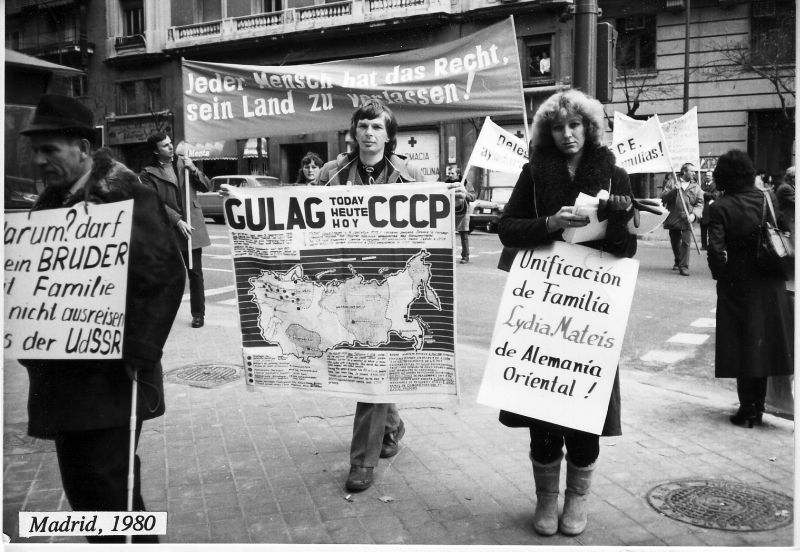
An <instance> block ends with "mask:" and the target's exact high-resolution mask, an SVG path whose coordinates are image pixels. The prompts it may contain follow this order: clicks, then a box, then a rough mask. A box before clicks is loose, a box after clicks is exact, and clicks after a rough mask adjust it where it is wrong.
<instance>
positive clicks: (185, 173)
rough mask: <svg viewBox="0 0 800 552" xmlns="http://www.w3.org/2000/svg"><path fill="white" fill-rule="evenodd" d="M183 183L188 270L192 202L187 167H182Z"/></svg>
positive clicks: (190, 256) (190, 261) (190, 254)
mask: <svg viewBox="0 0 800 552" xmlns="http://www.w3.org/2000/svg"><path fill="white" fill-rule="evenodd" d="M183 183H184V185H185V187H186V203H185V205H186V207H185V209H186V224H188V225H189V237H188V238H187V242H188V243H187V246H188V248H189V250H188V253H189V254H188V255H187V257H188V259H189V270H191V269H192V234H191V229H192V203H191V197H190V195H189V186H191V182H189V167H184V168H183Z"/></svg>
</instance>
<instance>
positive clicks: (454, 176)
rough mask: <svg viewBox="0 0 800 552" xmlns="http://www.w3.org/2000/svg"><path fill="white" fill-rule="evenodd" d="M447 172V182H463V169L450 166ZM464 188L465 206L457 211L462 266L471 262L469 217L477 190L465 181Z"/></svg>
mask: <svg viewBox="0 0 800 552" xmlns="http://www.w3.org/2000/svg"><path fill="white" fill-rule="evenodd" d="M445 171H446V173H447V177H446V178H445V182H448V183H449V182H461V169H459V168H458V167H457V166H456V165H448V167H447V169H445ZM464 188H465V189H466V191H467V195H466V197H465V198H464V199H465V201H464V205H463V207H462V208H461V210H460V211H456V232H458V235H459V236H460V237H461V261H460V263H461V264H466V263H468V262H469V232H470V230H469V216H470V213H471V212H472V205H470V204H471V203H472V202H473V201H475V190H473V188H472V184H470V183H469V182H467V181H464Z"/></svg>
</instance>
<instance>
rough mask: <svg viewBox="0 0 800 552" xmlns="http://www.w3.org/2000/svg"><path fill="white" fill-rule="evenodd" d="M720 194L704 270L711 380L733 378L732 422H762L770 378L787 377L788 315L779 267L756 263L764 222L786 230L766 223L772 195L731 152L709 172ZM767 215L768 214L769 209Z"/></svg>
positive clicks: (790, 353) (744, 159)
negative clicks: (709, 293) (709, 289)
mask: <svg viewBox="0 0 800 552" xmlns="http://www.w3.org/2000/svg"><path fill="white" fill-rule="evenodd" d="M714 181H715V182H716V184H717V189H718V190H720V191H722V192H724V194H723V195H722V197H720V198H719V199H718V200H717V201H716V202H715V203H714V204H713V205H711V207H710V209H709V218H710V221H709V228H708V266H709V268H710V269H711V275H712V277H713V278H714V279H715V280H716V281H717V340H716V354H715V371H714V375H715V376H716V377H718V378H736V390H737V393H738V395H739V410H738V411H737V412H736V413H735V414H733V415H732V416H731V417H730V420H731V422H732V423H734V424H736V425H741V426H747V427H753V425H755V424H761V422H762V415H763V412H764V398H765V396H766V392H767V378H768V377H769V376H785V375H790V374H792V373H793V371H794V350H793V346H792V339H793V333H794V315H793V309H792V305H791V298H790V296H789V294H788V293H787V291H786V277H785V276H784V273H783V272H782V271H781V270H780V269H779V268H772V269H769V268H763V267H762V266H760V265H759V263H758V262H757V259H758V256H759V255H758V250H759V247H760V245H761V243H760V239H759V236H760V235H761V231H760V230H761V226H762V225H763V223H764V221H765V220H768V221H770V222H771V223H772V224H773V225H775V224H776V223H777V225H778V227H779V228H782V229H783V228H785V223H784V221H783V217H780V216H779V217H778V220H777V221H774V220H772V219H771V217H772V215H771V214H770V208H769V204H768V203H767V202H772V203H773V204H774V201H775V199H774V197H770V196H772V195H773V193H772V192H771V191H762V190H759V189H758V188H756V186H755V169H754V168H753V162H752V161H751V160H750V158H749V157H748V155H747V154H746V153H745V152H743V151H739V150H731V151H729V152H727V153H725V154H724V155H722V156H721V157H720V158H719V161H718V162H717V167H716V169H714ZM773 212H774V210H773Z"/></svg>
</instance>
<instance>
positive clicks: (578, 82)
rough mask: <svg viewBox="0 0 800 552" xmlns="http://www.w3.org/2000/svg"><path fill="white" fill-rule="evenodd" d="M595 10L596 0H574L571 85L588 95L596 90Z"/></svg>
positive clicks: (596, 10)
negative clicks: (573, 47)
mask: <svg viewBox="0 0 800 552" xmlns="http://www.w3.org/2000/svg"><path fill="white" fill-rule="evenodd" d="M597 12H598V7H597V0H575V54H574V56H573V64H572V85H573V86H574V87H575V88H579V89H581V90H582V91H583V92H584V93H586V94H588V95H590V96H594V95H595V94H596V91H597V75H596V68H597Z"/></svg>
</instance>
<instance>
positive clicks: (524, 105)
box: [508, 14, 531, 148]
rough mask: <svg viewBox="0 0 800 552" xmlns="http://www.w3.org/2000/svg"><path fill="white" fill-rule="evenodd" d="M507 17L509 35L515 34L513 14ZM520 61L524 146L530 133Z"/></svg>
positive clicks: (528, 142) (527, 145) (529, 140)
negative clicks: (510, 33)
mask: <svg viewBox="0 0 800 552" xmlns="http://www.w3.org/2000/svg"><path fill="white" fill-rule="evenodd" d="M508 18H509V19H510V20H511V29H512V30H513V31H514V32H513V34H512V35H511V36H517V27H516V25H515V24H514V15H513V14H512V15H509V16H508ZM519 61H520V64H519V65H520V69H519V70H520V79H519V94H520V96H521V97H522V124H523V128H524V129H525V147H526V148H528V147H530V144H531V137H530V133H529V132H528V104H527V103H526V102H525V89H524V88H523V87H522V60H519Z"/></svg>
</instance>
